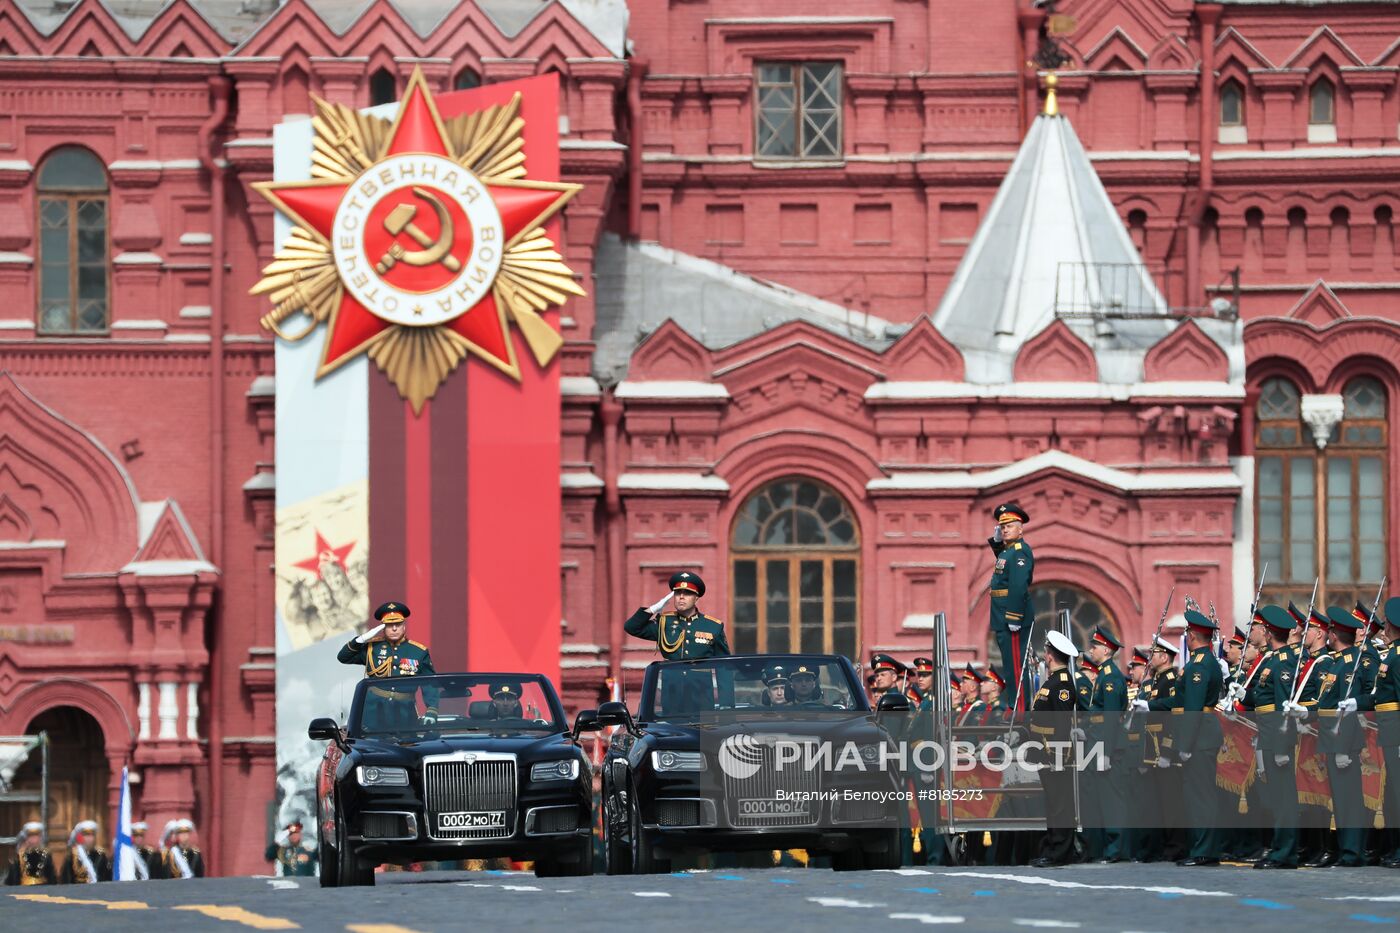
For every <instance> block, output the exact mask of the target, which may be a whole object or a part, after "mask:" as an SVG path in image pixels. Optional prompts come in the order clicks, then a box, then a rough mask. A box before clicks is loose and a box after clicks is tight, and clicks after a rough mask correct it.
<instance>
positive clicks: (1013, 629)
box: [1006, 622, 1021, 632]
mask: <svg viewBox="0 0 1400 933" xmlns="http://www.w3.org/2000/svg"><path fill="white" fill-rule="evenodd" d="M1006 628H1007V630H1008V631H1011V632H1019V631H1020V630H1021V626H1019V625H1017V624H1016V623H1015V622H1008V623H1006Z"/></svg>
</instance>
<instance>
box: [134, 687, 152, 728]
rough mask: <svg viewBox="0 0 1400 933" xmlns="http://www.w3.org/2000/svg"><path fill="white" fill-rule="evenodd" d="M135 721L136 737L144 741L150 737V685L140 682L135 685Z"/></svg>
mask: <svg viewBox="0 0 1400 933" xmlns="http://www.w3.org/2000/svg"><path fill="white" fill-rule="evenodd" d="M136 719H137V720H138V721H139V722H140V724H141V725H140V731H139V732H137V735H136V737H137V738H138V739H141V740H142V741H145V740H146V739H149V738H150V737H151V685H150V684H148V683H146V682H144V681H142V682H141V683H139V684H137V685H136Z"/></svg>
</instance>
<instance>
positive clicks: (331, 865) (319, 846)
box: [316, 832, 340, 888]
mask: <svg viewBox="0 0 1400 933" xmlns="http://www.w3.org/2000/svg"><path fill="white" fill-rule="evenodd" d="M316 852H317V859H318V861H319V862H320V865H321V887H323V888H333V887H335V886H336V883H337V881H338V880H339V873H338V872H337V871H336V869H337V868H339V867H340V866H339V864H338V862H337V861H336V858H337V856H336V853H335V848H334V847H333V846H332V845H331V844H330V842H329V841H328V840H327V839H326V834H325V832H322V833H321V838H320V839H318V840H317V841H316Z"/></svg>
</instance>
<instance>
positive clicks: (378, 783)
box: [355, 765, 408, 787]
mask: <svg viewBox="0 0 1400 933" xmlns="http://www.w3.org/2000/svg"><path fill="white" fill-rule="evenodd" d="M355 777H356V778H358V779H359V782H360V786H361V787H407V786H408V771H406V770H405V769H403V768H380V767H378V766H376V765H360V766H359V767H358V768H356V769H355Z"/></svg>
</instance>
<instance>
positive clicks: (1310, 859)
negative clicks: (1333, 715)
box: [1290, 609, 1338, 868]
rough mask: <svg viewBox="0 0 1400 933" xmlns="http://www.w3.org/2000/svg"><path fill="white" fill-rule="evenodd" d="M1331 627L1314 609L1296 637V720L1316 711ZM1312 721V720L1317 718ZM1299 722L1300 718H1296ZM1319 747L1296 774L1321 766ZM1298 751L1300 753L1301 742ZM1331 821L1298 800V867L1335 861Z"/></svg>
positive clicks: (1317, 806)
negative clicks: (1299, 659)
mask: <svg viewBox="0 0 1400 933" xmlns="http://www.w3.org/2000/svg"><path fill="white" fill-rule="evenodd" d="M1331 624H1332V623H1331V620H1329V619H1328V618H1327V616H1326V615H1324V614H1322V613H1321V612H1320V611H1318V610H1317V609H1314V610H1313V613H1312V618H1311V621H1310V622H1309V623H1308V625H1306V626H1305V628H1306V631H1305V632H1303V633H1302V634H1301V635H1299V636H1298V638H1299V639H1300V640H1301V645H1302V649H1303V652H1304V653H1303V664H1302V666H1301V667H1300V668H1299V671H1298V676H1297V680H1295V681H1294V684H1293V699H1294V700H1295V701H1296V702H1297V704H1298V706H1300V707H1301V708H1302V710H1301V711H1299V712H1298V717H1302V716H1303V713H1304V712H1314V711H1315V710H1316V708H1317V701H1318V697H1319V696H1320V692H1321V690H1320V687H1321V684H1322V682H1323V679H1324V678H1325V677H1326V676H1327V675H1328V674H1329V673H1331V670H1332V664H1333V661H1334V660H1335V659H1334V658H1333V656H1332V655H1331V654H1330V653H1329V652H1328V629H1329V628H1330V627H1331ZM1290 643H1291V644H1292V643H1295V642H1290ZM1295 718H1297V717H1295ZM1313 718H1314V720H1315V719H1316V715H1314V717H1313ZM1299 721H1300V722H1301V721H1302V719H1301V718H1299ZM1320 745H1321V742H1320V741H1319V742H1318V743H1317V744H1316V745H1314V746H1313V749H1314V753H1315V754H1314V756H1313V757H1311V758H1310V759H1309V760H1307V761H1305V760H1303V759H1302V758H1301V756H1300V757H1299V759H1298V761H1297V764H1296V766H1295V768H1294V771H1295V772H1297V771H1298V770H1300V769H1303V768H1304V767H1307V766H1309V765H1311V766H1315V767H1324V763H1323V761H1322V758H1321V755H1320V754H1316V753H1317V752H1318V751H1320ZM1299 748H1300V752H1301V748H1302V745H1301V743H1300V745H1299ZM1330 822H1331V813H1330V812H1329V810H1328V808H1327V807H1326V806H1325V805H1324V804H1322V803H1304V802H1302V801H1299V803H1298V864H1299V865H1301V866H1302V867H1304V868H1328V867H1330V866H1332V865H1333V864H1335V863H1336V861H1337V858H1338V855H1337V847H1336V840H1335V839H1333V838H1332V833H1331V831H1330V830H1329V828H1328V824H1329V823H1330Z"/></svg>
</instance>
